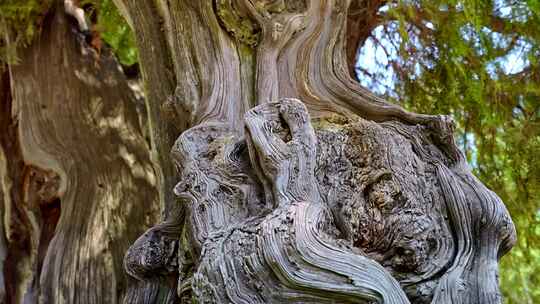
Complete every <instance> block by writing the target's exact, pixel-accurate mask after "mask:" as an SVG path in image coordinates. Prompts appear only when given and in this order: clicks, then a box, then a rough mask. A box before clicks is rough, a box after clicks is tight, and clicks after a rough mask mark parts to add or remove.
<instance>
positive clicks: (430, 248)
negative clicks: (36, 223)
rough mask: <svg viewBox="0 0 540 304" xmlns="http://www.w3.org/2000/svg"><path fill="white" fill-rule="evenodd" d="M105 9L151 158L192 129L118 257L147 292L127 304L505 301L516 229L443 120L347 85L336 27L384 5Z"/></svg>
mask: <svg viewBox="0 0 540 304" xmlns="http://www.w3.org/2000/svg"><path fill="white" fill-rule="evenodd" d="M115 2H116V3H117V6H118V7H119V8H120V10H121V12H122V13H123V14H124V15H125V16H126V19H127V20H128V22H129V23H130V25H131V26H132V27H133V29H134V31H135V34H136V36H137V41H138V47H139V51H140V60H141V64H142V71H143V78H144V80H145V82H146V83H147V90H148V96H149V99H148V103H147V105H148V107H149V113H150V120H151V124H152V125H153V126H154V129H153V130H152V132H153V133H154V136H153V144H154V145H155V147H156V148H155V149H156V151H162V152H163V153H166V152H167V151H168V150H169V149H170V148H171V140H172V138H174V137H175V136H177V135H178V134H174V133H179V132H181V131H184V130H185V129H186V127H190V128H189V129H187V130H186V131H184V132H183V133H182V135H181V136H180V137H179V138H178V140H177V141H176V143H175V144H174V146H173V149H172V150H173V158H174V160H175V164H176V166H177V168H178V169H179V172H180V173H181V174H180V178H179V181H180V182H179V183H178V184H177V186H176V187H175V193H176V194H177V195H178V197H179V202H178V203H176V202H174V200H172V199H170V200H168V199H166V200H165V206H166V208H165V210H166V214H165V219H164V221H163V222H162V223H161V224H158V225H157V226H155V227H153V228H152V229H150V230H149V231H148V232H147V233H146V234H144V235H143V236H141V237H140V238H139V239H138V240H137V241H136V242H135V243H134V244H133V245H132V247H131V248H130V250H129V251H128V253H127V255H126V260H125V263H126V270H127V271H128V273H129V274H130V275H132V276H133V277H135V278H137V279H138V280H139V281H140V282H139V283H138V284H139V285H138V286H137V287H134V288H131V289H130V292H129V295H128V297H127V298H126V302H127V303H133V302H141V303H155V302H163V303H172V302H174V301H175V299H174V297H175V296H178V297H180V298H181V301H182V302H186V303H188V302H190V301H192V300H194V301H197V302H203V303H229V302H232V303H284V302H287V303H289V302H302V303H303V302H321V303H335V302H340V303H341V302H343V303H357V302H385V303H407V302H409V301H411V302H414V303H430V302H432V303H500V302H501V297H500V295H499V291H498V282H497V260H498V258H500V257H501V256H502V255H504V253H506V252H507V251H508V250H509V249H510V248H511V246H512V245H513V243H514V242H515V230H514V227H513V224H512V222H511V220H510V218H509V215H508V213H507V211H506V209H505V207H504V204H503V203H502V202H501V201H500V199H499V198H498V197H497V196H496V195H495V194H494V193H493V192H491V191H489V190H488V189H486V188H485V187H484V186H483V185H482V184H481V183H480V182H479V181H478V180H477V179H476V178H474V176H472V174H471V173H470V170H469V169H468V166H467V164H466V162H465V161H464V159H463V156H462V154H461V152H460V151H459V150H458V149H457V147H456V145H455V143H454V141H453V133H452V132H453V123H452V121H451V119H449V118H448V117H445V116H429V115H422V114H415V113H410V112H407V111H405V110H404V109H402V108H401V107H399V106H396V105H393V104H390V103H388V102H386V101H384V100H382V99H380V98H378V97H377V96H375V95H373V94H371V93H370V92H369V91H367V90H365V89H364V88H362V87H360V86H359V85H358V83H357V82H356V81H355V80H354V79H352V78H351V57H352V56H351V55H350V53H351V51H350V49H351V48H352V47H351V45H353V44H354V43H355V41H356V43H358V41H359V40H361V39H362V35H361V34H359V35H347V28H348V27H347V24H349V25H350V24H351V15H354V16H355V17H354V18H357V19H356V20H359V21H358V22H359V23H360V24H362V23H363V22H364V23H365V24H367V25H369V24H371V23H370V22H369V19H370V18H373V16H374V12H373V10H376V9H377V8H378V7H379V6H380V5H381V3H379V2H377V3H375V2H374V3H368V2H362V1H355V2H354V14H351V12H350V9H351V6H350V4H351V2H350V1H332V0H309V1H308V0H306V1H302V0H290V1H279V0H278V1H247V0H214V1H187V0H180V1H166V0H159V1H154V2H145V3H141V2H139V1H124V0H116V1H115ZM364 4H365V6H363V5H364ZM368 4H369V5H370V6H368ZM348 20H349V21H348ZM351 28H352V27H350V26H349V30H350V29H351ZM353 36H354V37H353ZM346 40H349V42H348V45H346ZM347 54H349V56H348V57H349V58H348V59H349V62H347ZM172 125H174V126H176V129H175V128H170V127H168V126H172ZM163 132H165V133H166V134H168V135H169V136H163V134H164V133H163ZM158 153H159V152H158ZM164 155H165V154H164ZM164 155H163V156H162V157H163V158H162V159H160V165H161V166H162V167H164V168H165V167H167V166H171V160H170V159H166V158H165V156H164ZM165 170H166V169H163V172H165ZM174 178H175V177H174V176H173V175H169V176H164V180H166V181H165V182H164V185H165V189H164V191H168V189H167V187H169V185H170V184H173V183H174V181H173V179H174ZM164 197H165V196H164ZM173 211H174V212H173ZM184 223H185V225H184ZM181 227H183V230H180V229H181ZM174 277H178V283H177V284H176V286H175V284H172V283H170V282H171V281H170V280H171V278H174ZM175 288H176V292H175V290H174V289H175ZM160 292H161V293H162V294H165V295H166V296H162V297H156V294H158V293H160ZM175 293H176V295H174V294H175Z"/></svg>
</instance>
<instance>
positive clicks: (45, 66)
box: [0, 1, 159, 303]
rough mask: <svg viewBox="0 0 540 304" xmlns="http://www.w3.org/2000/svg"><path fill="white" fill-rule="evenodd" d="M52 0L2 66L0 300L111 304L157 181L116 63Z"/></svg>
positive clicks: (152, 205)
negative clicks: (14, 57) (30, 38)
mask: <svg viewBox="0 0 540 304" xmlns="http://www.w3.org/2000/svg"><path fill="white" fill-rule="evenodd" d="M57 2H58V5H57V7H58V9H56V10H55V9H53V11H56V12H55V13H53V12H49V13H48V15H47V17H46V18H45V19H44V21H43V24H42V31H41V34H40V35H39V37H38V38H37V39H36V40H35V41H34V42H33V43H32V45H31V46H30V47H28V48H27V49H24V50H20V51H19V53H18V56H19V57H20V59H21V60H20V64H16V65H12V66H9V68H8V72H6V73H4V74H3V75H2V91H1V93H0V98H1V100H0V101H1V108H0V110H1V111H0V115H1V116H0V130H1V131H0V147H1V149H0V152H1V153H0V173H1V176H0V193H1V198H0V202H1V203H2V204H1V207H2V208H1V210H2V230H0V231H1V232H2V233H1V236H0V262H1V265H2V267H3V276H2V279H3V280H4V281H3V282H0V283H5V292H3V293H0V295H2V299H0V302H2V303H118V302H121V301H122V299H123V298H124V294H125V293H126V290H127V281H128V280H129V277H128V276H127V275H125V273H124V271H123V262H122V261H123V256H124V253H125V251H126V249H127V248H128V246H129V244H130V243H131V242H133V241H134V240H135V239H136V237H137V236H138V235H140V234H141V233H142V232H143V231H144V230H145V229H146V228H148V227H149V224H150V223H152V222H155V221H156V220H157V218H158V216H159V203H158V191H157V178H156V177H155V173H154V168H153V166H152V163H151V161H150V153H149V146H148V144H147V142H146V140H145V139H144V137H143V135H142V134H143V132H142V130H141V126H140V125H141V124H140V121H139V116H138V114H137V110H136V103H135V97H134V95H133V92H132V91H131V90H130V88H129V87H128V85H127V82H126V79H125V77H124V76H123V74H122V72H121V69H120V67H119V65H118V63H117V62H116V61H115V59H114V58H113V57H112V55H111V54H110V52H108V51H107V50H102V53H101V54H98V53H96V51H95V50H94V49H92V48H91V47H89V46H88V45H87V44H86V43H85V42H84V36H83V35H82V34H80V33H79V31H78V28H77V26H76V24H77V23H76V21H75V20H71V19H70V18H69V17H67V16H66V15H65V14H64V13H63V5H62V2H61V1H57ZM4 229H5V230H4ZM4 237H5V238H4ZM3 287H4V284H2V288H3Z"/></svg>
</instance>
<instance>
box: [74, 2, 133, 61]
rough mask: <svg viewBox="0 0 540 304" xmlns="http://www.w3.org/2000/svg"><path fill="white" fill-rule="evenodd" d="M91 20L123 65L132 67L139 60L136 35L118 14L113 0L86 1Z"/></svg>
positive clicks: (84, 3)
mask: <svg viewBox="0 0 540 304" xmlns="http://www.w3.org/2000/svg"><path fill="white" fill-rule="evenodd" d="M81 5H82V6H84V7H85V9H86V11H87V14H88V15H89V16H90V17H91V19H94V20H96V22H95V25H94V28H95V30H96V31H97V32H98V33H99V35H100V36H101V38H102V39H103V41H105V43H107V44H108V45H109V46H110V47H111V48H112V49H113V51H114V53H115V54H116V56H117V58H118V60H120V62H121V63H122V64H123V65H127V66H129V65H132V64H134V63H136V62H137V60H138V57H137V56H138V53H137V48H136V45H135V35H134V34H133V31H132V30H131V28H130V27H129V25H128V24H127V22H126V21H125V20H124V18H123V17H122V16H121V15H120V13H119V12H118V9H117V8H116V6H115V5H114V3H113V2H112V0H84V1H81Z"/></svg>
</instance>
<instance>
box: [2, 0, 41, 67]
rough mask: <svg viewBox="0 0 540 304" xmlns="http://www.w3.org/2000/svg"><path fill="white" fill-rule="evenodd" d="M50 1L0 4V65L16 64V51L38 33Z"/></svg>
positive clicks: (5, 1) (7, 0)
mask: <svg viewBox="0 0 540 304" xmlns="http://www.w3.org/2000/svg"><path fill="white" fill-rule="evenodd" d="M50 3H51V1H38V0H22V1H21V0H2V1H1V2H0V64H1V63H14V62H17V56H16V49H17V47H20V46H25V45H27V44H28V43H30V42H31V41H32V39H33V38H34V36H35V35H36V33H38V32H39V25H40V22H41V19H42V17H43V15H42V14H43V13H44V12H45V11H46V10H47V8H48V7H49V6H50Z"/></svg>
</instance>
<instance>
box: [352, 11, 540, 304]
mask: <svg viewBox="0 0 540 304" xmlns="http://www.w3.org/2000/svg"><path fill="white" fill-rule="evenodd" d="M379 15H380V16H381V19H382V20H383V22H382V23H381V25H380V26H379V27H377V28H376V29H375V30H374V31H373V32H372V37H371V38H370V39H369V40H368V41H367V42H366V44H365V45H364V47H363V48H362V49H361V53H360V54H361V55H360V60H359V66H358V76H359V79H360V81H361V82H362V83H363V84H364V85H366V86H368V87H370V88H372V89H373V90H375V91H376V92H378V93H381V94H384V95H386V96H387V97H389V98H391V99H394V100H395V101H396V102H399V103H401V104H403V105H404V106H405V107H407V108H409V109H411V110H413V111H417V112H424V113H438V114H439V113H447V114H452V115H453V116H454V118H455V119H456V121H457V122H458V134H457V137H458V142H459V144H460V145H461V146H462V148H463V150H464V151H465V153H466V155H467V158H468V160H469V162H470V163H471V165H472V166H473V169H474V171H475V173H476V174H477V175H478V176H479V177H480V179H481V180H482V181H483V182H484V183H486V184H487V185H488V186H489V187H490V188H491V189H493V190H494V191H495V192H496V193H497V194H498V195H499V196H500V197H501V198H502V199H503V201H504V202H505V203H506V206H507V208H508V210H509V212H510V213H511V215H512V218H513V220H514V223H515V225H516V228H517V231H518V244H517V245H516V247H515V248H514V249H513V250H512V251H511V253H510V254H509V255H508V256H506V257H504V258H503V259H502V263H501V265H502V267H501V276H500V281H501V286H502V289H503V293H504V296H505V298H506V301H507V302H508V303H540V288H538V286H540V282H539V277H540V276H539V275H538V273H540V249H539V246H538V245H539V244H540V227H539V225H538V224H539V222H540V121H539V117H540V62H539V58H540V1H538V0H528V1H510V0H495V1H455V0H454V1H442V0H435V1H433V0H431V1H427V0H411V1H399V2H397V3H393V4H387V5H385V6H383V8H382V9H381V10H380V11H379Z"/></svg>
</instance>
